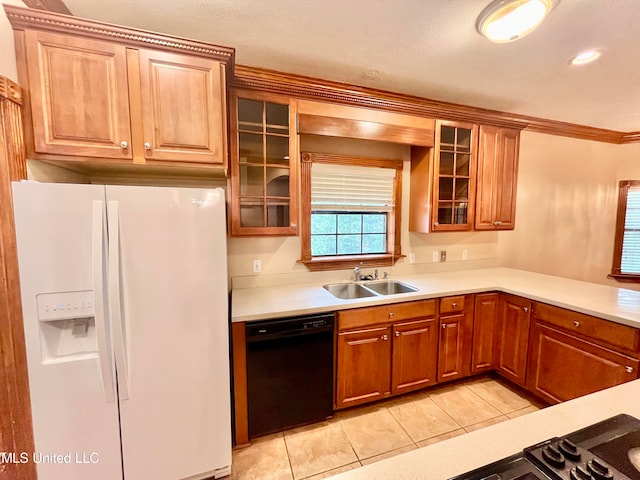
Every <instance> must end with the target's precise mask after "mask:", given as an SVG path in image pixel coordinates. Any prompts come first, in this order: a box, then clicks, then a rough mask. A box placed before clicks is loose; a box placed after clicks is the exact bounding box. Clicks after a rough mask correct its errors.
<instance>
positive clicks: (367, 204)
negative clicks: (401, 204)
mask: <svg viewBox="0 0 640 480" xmlns="http://www.w3.org/2000/svg"><path fill="white" fill-rule="evenodd" d="M395 175H396V171H395V170H394V169H392V168H378V167H360V166H351V165H335V164H327V163H314V164H313V166H312V167H311V210H312V211H319V210H323V211H327V210H350V211H371V212H390V211H392V210H393V207H394V202H393V199H394V190H393V187H394V178H395Z"/></svg>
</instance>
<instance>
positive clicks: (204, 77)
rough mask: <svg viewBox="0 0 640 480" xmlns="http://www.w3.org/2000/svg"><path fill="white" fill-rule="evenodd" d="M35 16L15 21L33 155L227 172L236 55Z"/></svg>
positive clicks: (143, 34)
mask: <svg viewBox="0 0 640 480" xmlns="http://www.w3.org/2000/svg"><path fill="white" fill-rule="evenodd" d="M16 10H17V9H16ZM27 12H28V13H25V14H23V15H18V14H17V13H12V14H11V15H10V18H11V20H12V23H13V25H14V29H16V35H15V39H16V53H17V58H18V70H19V76H20V80H21V82H22V83H23V84H25V85H28V95H27V105H28V109H27V111H26V113H25V117H26V120H27V122H26V125H25V128H26V137H27V148H28V150H29V155H30V156H32V158H36V159H45V160H82V161H85V160H86V159H87V158H89V159H96V160H100V161H103V162H105V161H106V162H110V163H116V164H118V163H120V164H127V163H138V164H145V163H150V164H157V165H162V164H167V163H171V164H176V165H185V166H188V165H194V164H195V165H206V166H218V167H226V164H227V160H226V156H227V147H226V144H227V132H226V125H227V121H226V80H225V79H226V61H227V60H219V59H218V58H216V55H218V54H219V55H220V56H223V54H224V55H228V56H229V57H230V56H231V52H232V51H230V49H225V48H224V47H219V48H216V49H213V48H212V47H213V46H207V45H206V44H199V43H198V44H197V46H198V48H195V42H190V41H187V40H184V39H171V40H169V39H166V38H165V37H163V36H161V35H158V34H151V33H149V32H139V31H135V30H127V29H126V28H124V27H111V26H104V25H101V26H100V29H99V30H96V32H102V34H103V36H104V39H102V38H99V37H100V35H101V33H96V34H93V35H91V37H87V36H85V34H86V32H87V31H91V29H92V26H93V25H92V23H91V22H90V21H87V20H82V19H76V17H72V19H71V20H69V21H68V24H67V23H65V21H66V19H65V17H64V16H56V17H55V21H53V20H52V19H49V18H48V17H47V16H48V15H50V14H48V13H46V12H35V13H32V11H30V10H27ZM31 17H33V19H32V18H31ZM31 21H33V23H34V25H33V28H31V27H32V25H31V24H30V23H29V22H31ZM24 23H26V24H27V26H25V25H24ZM110 30H113V32H112V35H110V34H109V31H110ZM149 37H153V38H149ZM120 41H122V43H120ZM140 44H144V45H158V48H159V49H158V50H156V49H154V48H144V47H141V46H140ZM187 44H188V45H187ZM161 48H166V50H174V51H165V50H161ZM227 50H229V51H227ZM183 51H184V52H189V53H184V54H183V53H181V52H183ZM191 52H198V53H196V54H194V55H192V54H191ZM212 57H213V58H212Z"/></svg>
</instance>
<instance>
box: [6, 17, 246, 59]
mask: <svg viewBox="0 0 640 480" xmlns="http://www.w3.org/2000/svg"><path fill="white" fill-rule="evenodd" d="M3 7H4V11H5V13H6V14H7V18H8V19H9V22H10V23H11V26H12V27H13V29H14V30H24V29H36V30H47V31H51V32H58V33H63V34H65V35H74V36H77V37H87V38H95V39H99V40H110V41H113V42H117V43H119V44H120V45H130V46H134V47H150V48H153V49H156V50H167V51H172V52H178V53H189V54H192V55H197V56H201V57H208V58H213V59H216V60H218V61H220V62H223V63H226V64H229V65H233V62H234V57H235V49H233V48H230V47H222V46H218V45H212V44H210V43H205V42H199V41H197V40H189V39H186V38H181V37H173V36H169V35H162V34H159V33H155V32H149V31H146V30H139V29H133V28H128V27H122V26H119V25H113V24H110V23H104V22H96V21H94V20H86V19H82V18H77V17H73V16H69V15H62V14H59V13H51V12H45V11H42V10H34V9H29V8H22V7H16V6H13V5H3Z"/></svg>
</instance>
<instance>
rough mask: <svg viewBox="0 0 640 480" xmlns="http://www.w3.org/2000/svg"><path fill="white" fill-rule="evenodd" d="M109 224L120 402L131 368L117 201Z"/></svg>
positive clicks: (109, 207) (126, 393) (125, 395)
mask: <svg viewBox="0 0 640 480" xmlns="http://www.w3.org/2000/svg"><path fill="white" fill-rule="evenodd" d="M107 220H108V224H109V267H108V271H109V274H108V277H109V311H110V312H111V324H112V328H113V350H114V354H115V358H116V369H117V372H118V377H117V378H118V394H119V397H120V400H127V399H128V398H129V368H128V365H127V355H126V349H125V337H124V333H125V332H124V325H123V320H124V318H123V313H122V297H121V295H120V213H119V205H118V202H117V201H109V203H108V205H107Z"/></svg>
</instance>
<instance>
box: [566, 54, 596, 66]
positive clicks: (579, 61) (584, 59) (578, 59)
mask: <svg viewBox="0 0 640 480" xmlns="http://www.w3.org/2000/svg"><path fill="white" fill-rule="evenodd" d="M600 55H602V52H600V51H598V50H585V51H584V52H580V53H579V54H577V55H576V56H575V57H573V58H572V59H571V60H569V63H570V64H571V65H584V64H585V63H591V62H593V61H595V60H597V59H598V58H600Z"/></svg>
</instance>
